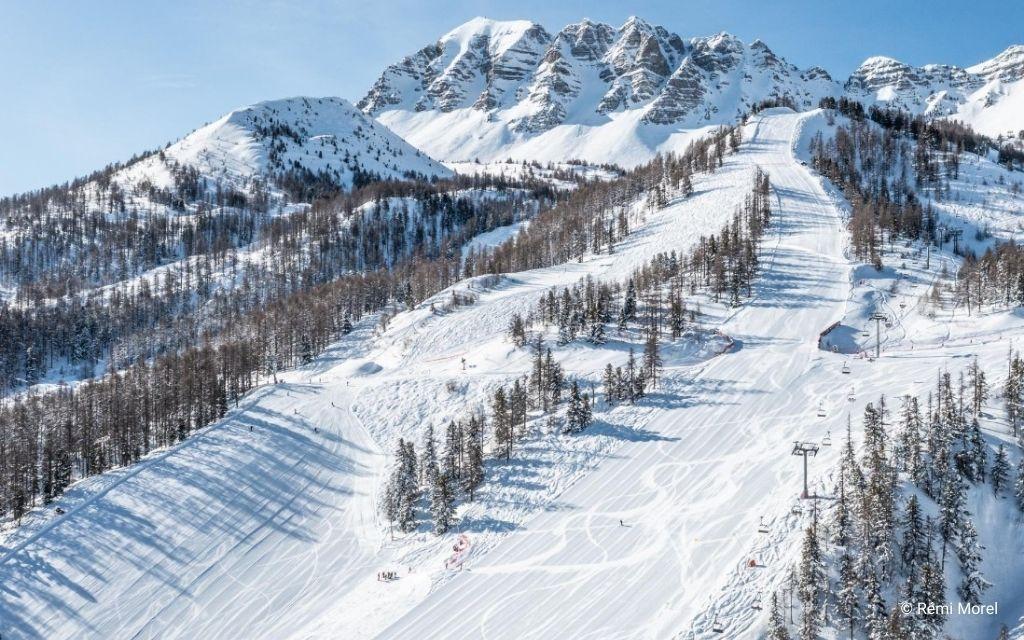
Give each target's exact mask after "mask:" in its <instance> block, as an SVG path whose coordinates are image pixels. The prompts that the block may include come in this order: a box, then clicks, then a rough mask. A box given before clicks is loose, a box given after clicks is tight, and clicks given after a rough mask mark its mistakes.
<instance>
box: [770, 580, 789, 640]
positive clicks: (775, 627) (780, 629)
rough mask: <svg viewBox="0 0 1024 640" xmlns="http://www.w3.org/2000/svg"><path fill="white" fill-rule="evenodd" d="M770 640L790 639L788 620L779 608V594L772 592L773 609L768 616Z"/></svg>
mask: <svg viewBox="0 0 1024 640" xmlns="http://www.w3.org/2000/svg"><path fill="white" fill-rule="evenodd" d="M768 640H790V635H789V630H788V629H787V628H786V620H785V618H783V617H782V610H781V609H780V608H779V596H778V594H777V593H775V592H772V611H771V614H770V616H769V618H768Z"/></svg>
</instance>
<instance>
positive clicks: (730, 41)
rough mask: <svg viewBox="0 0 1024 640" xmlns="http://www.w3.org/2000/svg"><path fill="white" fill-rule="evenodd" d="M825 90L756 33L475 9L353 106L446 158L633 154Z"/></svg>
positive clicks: (826, 80) (825, 78)
mask: <svg viewBox="0 0 1024 640" xmlns="http://www.w3.org/2000/svg"><path fill="white" fill-rule="evenodd" d="M837 90H838V85H837V84H836V83H835V82H833V81H832V79H831V78H830V77H829V75H828V74H827V73H826V72H824V71H823V70H821V69H809V70H806V71H801V70H800V69H797V68H796V67H794V66H793V65H791V64H789V63H787V62H786V61H785V60H783V59H781V58H779V57H778V56H776V55H775V54H774V53H773V52H772V51H771V49H769V48H768V46H767V45H765V44H764V43H763V42H760V41H755V42H753V43H751V44H749V45H748V44H745V43H743V42H742V41H740V40H739V39H738V38H736V37H734V36H731V35H729V34H726V33H720V34H718V35H715V36H711V37H708V38H694V39H691V40H690V41H688V42H687V41H684V40H683V39H682V38H681V37H680V36H679V35H677V34H675V33H671V32H670V31H668V30H667V29H665V28H664V27H660V26H656V25H651V24H649V23H647V22H645V21H643V20H641V19H639V18H635V17H633V18H630V19H629V20H627V21H626V23H625V24H623V25H622V26H621V27H619V28H618V29H615V28H613V27H611V26H610V25H607V24H601V23H595V22H591V21H589V20H584V21H582V22H579V23H574V24H570V25H568V26H566V27H565V28H563V29H562V30H560V31H559V32H557V33H555V34H551V33H549V32H548V31H546V30H545V29H544V28H543V27H542V26H540V25H538V24H535V23H531V22H525V21H517V22H497V21H493V20H487V19H484V18H477V19H474V20H471V21H470V22H467V23H466V24H464V25H462V26H460V27H458V28H456V29H454V30H453V31H451V32H449V33H447V34H445V35H444V36H443V37H442V38H441V39H440V40H438V41H437V42H436V43H435V44H431V45H429V46H427V47H424V48H423V49H421V50H420V51H419V52H417V53H416V54H414V55H412V56H410V57H407V58H405V59H404V60H402V61H401V62H400V63H398V64H395V65H392V66H390V67H388V68H387V69H386V70H385V71H384V73H383V74H382V75H381V77H380V78H379V79H378V80H377V82H376V83H375V84H374V85H373V87H372V88H371V89H370V91H369V92H368V93H367V95H366V96H365V97H363V99H362V100H360V101H359V103H358V106H359V108H360V109H362V110H363V111H365V112H366V113H368V114H371V115H373V116H375V117H377V118H378V119H379V120H380V121H381V122H383V123H384V124H385V125H387V126H388V127H390V128H391V129H393V130H394V131H396V132H397V133H399V135H402V136H403V137H406V138H407V139H408V140H409V141H410V142H411V143H412V144H414V145H416V146H418V147H420V148H422V149H424V150H426V151H427V152H428V153H430V154H431V155H433V156H435V157H438V158H442V159H445V160H465V159H471V158H475V157H481V158H484V159H497V158H504V157H506V156H511V157H513V158H516V159H520V158H527V159H536V160H542V161H543V160H559V159H566V158H572V157H582V158H586V159H588V160H591V161H594V162H615V163H619V164H625V165H634V164H637V163H639V162H642V161H645V160H647V159H649V158H650V157H651V156H652V155H653V153H654V152H655V151H657V150H668V149H677V150H681V149H682V148H683V147H685V145H686V143H687V142H688V141H689V140H690V139H691V136H690V135H687V134H686V133H685V132H686V131H690V130H701V129H702V128H704V127H707V126H708V125H716V124H722V123H731V122H734V121H735V120H736V119H737V118H738V117H739V116H741V115H742V114H743V113H746V112H747V111H749V109H750V107H751V106H753V105H754V104H755V103H757V102H760V101H762V100H765V99H769V98H782V97H786V98H788V99H790V100H792V101H793V102H794V103H795V104H796V105H798V106H799V107H800V108H802V109H803V108H810V107H812V106H815V105H817V103H818V100H819V99H820V98H821V97H823V96H826V95H832V94H834V93H835V92H836V91H837Z"/></svg>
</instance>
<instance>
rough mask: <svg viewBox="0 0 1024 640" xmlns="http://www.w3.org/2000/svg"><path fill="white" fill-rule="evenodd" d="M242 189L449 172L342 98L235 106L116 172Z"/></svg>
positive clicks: (134, 178)
mask: <svg viewBox="0 0 1024 640" xmlns="http://www.w3.org/2000/svg"><path fill="white" fill-rule="evenodd" d="M175 165H178V166H179V167H190V168H193V169H195V170H196V171H197V172H198V174H199V175H200V176H201V177H202V178H205V179H206V180H207V181H208V182H209V183H211V184H216V183H218V182H219V183H221V184H222V185H225V186H228V185H229V186H231V187H233V188H235V189H238V190H244V189H245V187H247V186H248V185H250V184H251V183H252V181H253V180H254V179H256V180H262V181H264V182H272V181H273V178H274V177H275V176H282V175H285V174H288V173H294V172H300V173H302V174H305V175H307V176H322V177H324V178H325V179H327V180H329V181H331V182H333V183H335V184H337V185H338V186H341V187H343V188H348V187H351V186H352V184H353V182H354V181H355V178H356V176H357V175H359V174H363V175H375V176H379V177H380V178H384V179H389V178H391V179H403V178H409V177H432V176H448V175H451V171H450V170H448V169H447V168H445V167H444V166H443V165H441V164H439V163H438V162H436V161H434V160H433V159H431V158H429V157H428V156H426V155H425V154H423V153H422V152H420V151H419V150H417V149H415V148H414V147H412V146H411V145H409V143H407V142H405V141H404V140H402V139H401V138H400V137H398V136H397V135H395V134H394V133H392V132H391V131H389V130H388V129H387V128H385V127H382V126H381V125H380V124H379V123H377V122H376V121H374V120H373V118H369V117H367V116H366V115H364V114H363V113H361V112H360V111H359V110H357V109H355V108H353V107H352V105H351V104H349V102H348V101H346V100H344V99H341V98H304V97H299V98H289V99H284V100H272V101H268V102H260V103H257V104H254V105H251V106H248V107H243V108H241V109H236V110H234V111H232V112H230V113H228V114H227V115H225V116H223V117H222V118H220V119H218V120H216V121H215V122H213V123H210V124H208V125H206V126H203V127H201V128H199V129H197V130H195V131H193V132H192V133H190V134H189V135H187V136H185V137H184V138H182V139H181V140H179V141H177V142H175V143H174V144H172V145H170V146H169V147H167V148H166V149H164V150H163V151H162V152H160V153H158V154H152V155H150V156H148V157H146V158H145V159H143V160H142V161H140V162H137V163H135V164H133V165H131V166H129V167H128V168H126V169H125V170H124V171H122V172H120V174H118V175H117V176H116V177H115V180H117V181H118V182H121V183H122V186H131V185H137V184H139V183H142V182H144V181H148V182H149V183H151V184H153V185H154V186H157V187H167V188H170V187H172V186H173V185H174V175H173V171H172V168H173V167H174V166H175Z"/></svg>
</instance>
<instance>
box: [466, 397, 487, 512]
mask: <svg viewBox="0 0 1024 640" xmlns="http://www.w3.org/2000/svg"><path fill="white" fill-rule="evenodd" d="M465 450H466V468H465V471H464V472H463V474H462V489H463V491H465V492H466V493H467V494H469V501H470V502H472V501H473V498H474V497H475V495H476V494H475V492H476V488H477V487H479V486H480V483H481V482H483V480H484V426H483V419H482V418H478V417H477V416H470V418H469V421H468V422H467V423H466V443H465Z"/></svg>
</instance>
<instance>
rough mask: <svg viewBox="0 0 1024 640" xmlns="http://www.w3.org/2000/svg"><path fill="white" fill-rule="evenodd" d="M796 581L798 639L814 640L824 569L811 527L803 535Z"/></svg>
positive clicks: (816, 634)
mask: <svg viewBox="0 0 1024 640" xmlns="http://www.w3.org/2000/svg"><path fill="white" fill-rule="evenodd" d="M797 580H798V581H797V593H798V595H799V598H800V605H801V609H802V611H803V618H802V624H801V627H800V637H801V638H802V639H803V640H814V639H815V638H817V637H818V626H819V623H820V618H821V611H820V610H819V607H820V606H822V604H823V603H822V602H821V600H822V598H821V595H822V593H823V587H824V585H825V568H824V563H823V562H822V556H821V549H820V548H819V546H818V537H817V535H816V534H815V532H814V529H813V528H811V527H808V528H807V530H806V532H805V533H804V542H803V547H802V548H801V552H800V570H799V576H798V579H797Z"/></svg>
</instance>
